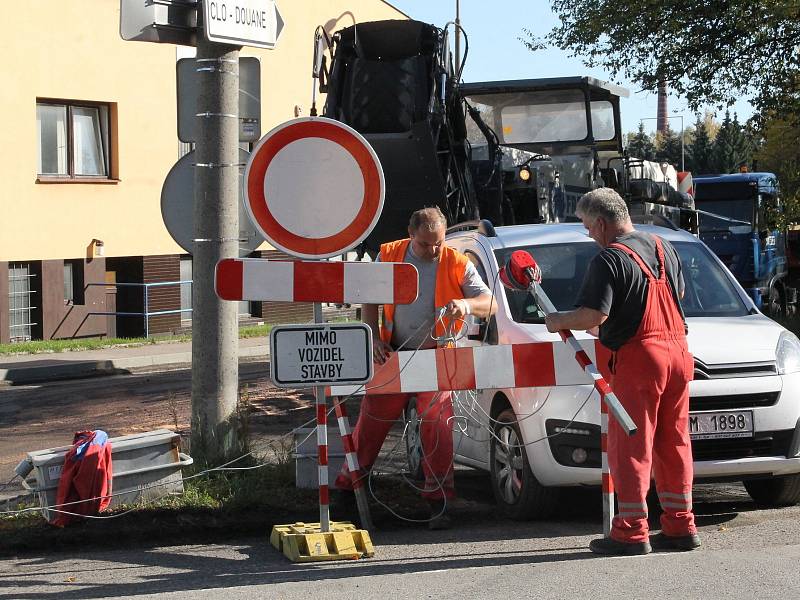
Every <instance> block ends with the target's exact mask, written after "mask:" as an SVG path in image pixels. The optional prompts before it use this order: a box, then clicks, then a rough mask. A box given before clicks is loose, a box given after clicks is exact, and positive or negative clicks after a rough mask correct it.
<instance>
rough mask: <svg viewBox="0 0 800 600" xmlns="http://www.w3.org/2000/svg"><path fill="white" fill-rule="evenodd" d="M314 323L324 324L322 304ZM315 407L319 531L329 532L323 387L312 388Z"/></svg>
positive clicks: (319, 304)
mask: <svg viewBox="0 0 800 600" xmlns="http://www.w3.org/2000/svg"><path fill="white" fill-rule="evenodd" d="M314 323H324V321H323V319H322V303H321V302H314ZM314 396H315V397H316V405H317V459H318V461H317V469H319V527H320V531H324V532H327V531H330V530H331V518H330V509H329V504H330V495H329V493H328V404H327V402H326V401H325V386H322V385H317V386H315V387H314Z"/></svg>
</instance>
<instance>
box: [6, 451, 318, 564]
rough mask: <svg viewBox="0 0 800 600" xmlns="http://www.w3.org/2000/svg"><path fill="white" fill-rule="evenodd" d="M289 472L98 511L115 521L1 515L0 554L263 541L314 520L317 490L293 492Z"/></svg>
mask: <svg viewBox="0 0 800 600" xmlns="http://www.w3.org/2000/svg"><path fill="white" fill-rule="evenodd" d="M240 462H242V463H243V462H244V461H240ZM237 464H238V463H237ZM242 466H245V465H242ZM251 466H252V465H251ZM292 468H293V464H283V465H281V464H268V465H266V466H263V467H260V468H256V469H252V470H248V471H236V472H218V473H212V474H210V475H208V476H205V477H198V478H196V479H190V480H187V481H186V482H185V483H184V489H185V491H184V494H183V495H181V496H170V497H167V498H162V499H161V500H158V501H154V502H149V503H147V504H143V505H141V506H138V507H132V506H118V507H115V508H114V509H113V510H111V511H106V512H104V513H103V515H106V516H114V515H118V516H117V517H116V518H110V519H87V520H85V521H81V522H76V523H74V524H71V525H69V526H68V527H65V528H63V529H61V528H58V527H53V526H52V525H49V524H48V523H47V522H45V520H44V519H43V518H42V515H41V513H40V512H39V511H38V510H37V511H30V512H26V513H22V514H19V515H2V516H0V556H10V555H14V554H17V553H22V552H40V551H49V550H51V549H58V550H74V548H75V547H77V546H78V545H81V546H82V545H85V544H89V545H94V546H99V547H118V546H119V544H120V543H123V542H131V543H137V544H141V545H151V544H154V545H158V544H167V543H169V544H172V543H205V542H210V541H214V540H223V539H231V538H232V537H236V536H240V537H244V536H254V535H257V536H260V537H268V536H269V532H270V531H271V528H272V526H273V525H275V524H282V523H292V522H294V521H298V520H300V521H302V520H305V521H316V520H318V518H319V513H318V512H317V510H318V509H317V491H316V490H298V489H296V488H295V487H294V473H293V470H292ZM188 474H189V473H185V475H188ZM29 506H30V505H27V506H26V505H19V506H16V507H4V510H19V509H23V508H28V507H29ZM132 508H133V509H134V510H133V511H131V509H132ZM123 513H126V514H123Z"/></svg>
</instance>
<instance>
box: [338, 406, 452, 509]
mask: <svg viewBox="0 0 800 600" xmlns="http://www.w3.org/2000/svg"><path fill="white" fill-rule="evenodd" d="M411 396H412V394H381V395H367V396H365V397H364V400H363V401H362V402H361V412H360V414H359V415H358V422H357V423H356V426H355V429H354V430H353V444H354V446H355V450H356V456H357V457H358V464H359V466H360V467H361V468H362V469H363V470H364V471H368V470H369V469H370V468H372V465H373V464H374V463H375V459H376V458H377V457H378V452H380V450H381V446H383V441H384V440H385V439H386V434H387V433H388V432H389V429H390V428H391V427H392V425H393V424H394V422H395V421H396V420H397V419H398V417H400V414H401V413H402V412H403V409H404V408H405V406H406V404H407V403H408V399H409V398H410V397H411ZM416 396H417V412H418V414H419V418H420V436H421V438H422V452H423V458H422V470H423V473H424V474H425V487H424V491H423V492H422V496H423V498H427V499H429V500H440V499H442V498H453V497H454V496H455V488H454V483H453V430H452V425H451V420H452V416H453V403H452V402H451V400H450V392H418V393H417V394H416ZM335 485H336V487H337V488H339V489H351V488H352V483H351V481H350V475H349V473H348V470H347V462H345V463H344V465H343V466H342V471H341V473H339V476H338V477H337V478H336V484H335Z"/></svg>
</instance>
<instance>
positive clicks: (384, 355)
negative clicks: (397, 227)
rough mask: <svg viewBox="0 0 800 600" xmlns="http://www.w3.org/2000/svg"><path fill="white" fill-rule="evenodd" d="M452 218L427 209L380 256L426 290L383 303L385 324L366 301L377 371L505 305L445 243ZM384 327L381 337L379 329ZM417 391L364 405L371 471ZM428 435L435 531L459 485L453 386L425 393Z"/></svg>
mask: <svg viewBox="0 0 800 600" xmlns="http://www.w3.org/2000/svg"><path fill="white" fill-rule="evenodd" d="M446 230H447V220H446V219H445V216H444V215H443V214H442V212H441V211H440V210H439V209H438V208H436V207H433V208H423V209H421V210H418V211H416V212H415V213H414V214H412V215H411V219H410V222H409V226H408V235H409V237H408V239H404V240H398V241H395V242H389V243H387V244H383V245H381V249H380V254H379V255H378V258H377V260H382V261H385V262H407V263H411V264H413V265H414V266H415V267H416V268H417V271H418V272H419V295H418V296H417V299H416V300H415V301H414V302H413V303H412V304H408V305H397V306H395V305H391V304H387V305H384V307H383V322H382V323H381V324H380V326H379V324H378V316H379V311H378V306H377V305H364V307H363V319H364V322H365V323H367V324H368V325H369V326H370V327H371V328H372V332H373V359H374V361H375V363H377V364H376V367H375V368H376V369H379V368H380V367H379V365H381V364H383V363H384V362H386V360H387V359H388V358H389V355H390V354H391V353H392V352H395V351H397V350H400V349H403V350H416V349H427V348H435V347H437V346H442V345H449V344H452V339H451V338H449V337H448V334H453V333H455V334H459V332H460V331H461V330H462V329H463V328H465V327H466V324H465V323H464V319H465V317H466V316H467V315H470V314H472V315H475V316H476V317H480V318H489V317H490V316H491V315H492V314H494V312H495V310H496V307H497V304H496V303H495V302H494V301H493V298H492V293H491V291H490V290H489V288H488V286H487V285H486V283H485V282H484V281H483V280H482V279H481V278H480V275H479V274H478V272H477V270H476V268H475V266H474V265H473V264H472V263H471V262H470V260H469V259H468V258H467V257H466V256H465V255H464V254H462V253H460V252H458V251H456V250H454V249H452V248H449V247H448V246H447V245H446V244H445V234H446ZM376 332H380V335H379V336H378V335H376ZM410 396H411V394H375V393H370V394H368V395H367V396H365V397H364V399H363V401H362V403H361V412H360V414H359V416H358V422H357V423H356V426H355V429H354V430H353V443H354V445H355V450H356V454H357V456H358V464H359V465H362V466H363V468H364V469H365V471H369V469H370V468H371V467H372V465H373V463H374V462H375V459H376V458H377V456H378V453H379V452H380V449H381V446H382V445H383V441H384V439H385V438H386V434H387V433H388V431H389V429H390V428H391V426H392V424H393V423H394V422H395V421H396V420H397V418H398V417H399V416H400V415H401V413H402V411H403V408H405V406H406V404H407V403H408V400H409V398H410ZM416 396H417V411H418V413H419V417H420V436H421V439H422V450H423V458H422V470H423V473H424V475H425V484H424V490H423V492H422V496H423V498H425V499H426V500H427V501H428V504H429V506H430V510H431V520H430V521H429V524H428V525H429V527H430V528H431V529H445V528H447V527H449V526H450V518H449V516H448V514H447V501H448V500H451V499H453V498H454V497H455V488H454V484H453V433H452V424H451V421H452V416H453V405H452V402H451V399H450V392H421V393H417V394H416ZM336 487H337V488H338V489H340V490H349V489H351V488H352V485H351V482H350V477H349V475H348V472H347V463H345V465H344V466H343V467H342V472H341V473H340V474H339V477H338V478H337V479H336Z"/></svg>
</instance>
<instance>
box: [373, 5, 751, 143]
mask: <svg viewBox="0 0 800 600" xmlns="http://www.w3.org/2000/svg"><path fill="white" fill-rule="evenodd" d="M388 1H389V3H390V4H392V5H393V6H394V7H396V8H398V9H399V10H401V11H403V12H404V13H406V14H407V15H408V16H409V17H411V18H412V19H416V20H418V21H424V22H426V23H432V24H433V25H436V26H437V27H444V25H445V24H446V23H447V22H448V21H454V20H455V13H456V2H457V0H388ZM459 13H460V20H461V27H463V28H464V30H465V31H466V33H467V35H468V36H469V54H468V56H467V63H466V66H465V67H464V75H463V79H464V81H466V82H472V81H494V80H503V79H535V78H539V77H567V76H573V75H588V76H591V77H596V78H597V79H602V80H604V81H613V82H614V83H617V84H619V85H622V86H623V87H626V88H628V89H629V90H630V93H631V94H630V97H629V98H623V99H622V101H621V111H622V130H623V132H626V133H627V132H631V131H636V130H637V129H638V127H639V123H640V122H642V124H643V125H644V127H645V130H646V131H649V132H653V131H655V127H656V120H655V117H656V111H657V104H658V101H657V96H656V94H655V93H650V92H645V91H641V90H640V89H639V87H638V86H637V85H636V84H633V83H632V82H630V81H626V80H624V79H621V80H617V81H614V80H613V78H612V77H611V75H610V74H609V73H608V72H605V71H603V70H602V69H597V68H594V69H589V68H588V67H586V66H585V65H584V64H583V63H582V62H581V60H580V59H579V58H571V57H570V56H569V53H567V52H563V51H561V50H558V49H557V48H554V49H547V50H543V51H538V52H535V53H534V52H531V51H530V50H528V49H527V48H526V47H525V45H524V44H523V43H522V42H521V41H520V40H519V38H523V39H524V38H526V37H527V36H526V35H525V33H524V32H523V29H524V28H527V29H529V30H530V31H532V32H533V33H534V34H535V35H537V36H539V37H544V35H545V34H546V33H547V32H548V31H549V30H550V29H551V28H552V27H553V26H555V25H557V24H558V22H559V21H558V18H557V17H556V16H555V15H554V14H553V13H552V11H551V10H550V3H549V2H548V0H489V1H487V0H460V10H459ZM451 32H452V26H451ZM450 40H451V41H450V45H451V48H452V47H453V45H454V41H453V40H454V37H453V35H452V33H451V36H450ZM463 46H464V45H463V42H462V54H463ZM668 109H669V112H670V115H671V118H670V126H671V127H672V129H673V131H675V132H679V131H680V129H681V121H683V124H684V126H685V127H687V128H688V127H689V126H690V125H692V124H693V123H694V121H695V116H694V113H693V112H692V111H690V110H689V109H688V108H687V106H686V101H685V100H683V99H682V98H678V97H676V96H675V95H672V94H671V95H670V96H669V100H668ZM731 112H732V113H733V112H736V113H738V115H739V121H740V122H743V121H745V120H747V119H748V118H749V117H750V116H751V115H752V113H753V109H752V108H751V107H750V104H749V103H748V102H746V101H739V102H737V103H736V104H735V105H734V106H733V107H732V109H731ZM680 115H683V119H680V118H679V116H680ZM722 116H723V114H718V115H717V120H719V121H721V120H722ZM641 119H645V120H644V121H641Z"/></svg>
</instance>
